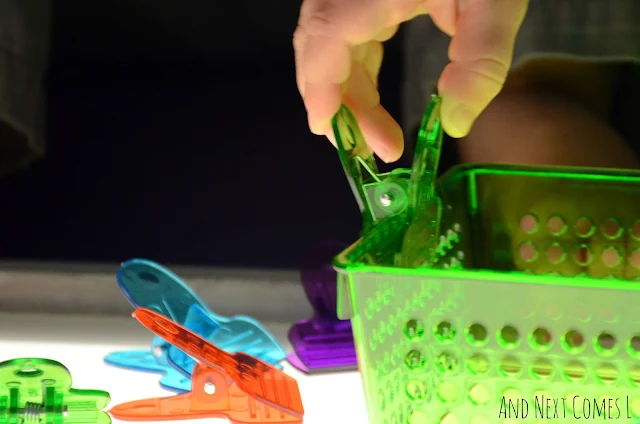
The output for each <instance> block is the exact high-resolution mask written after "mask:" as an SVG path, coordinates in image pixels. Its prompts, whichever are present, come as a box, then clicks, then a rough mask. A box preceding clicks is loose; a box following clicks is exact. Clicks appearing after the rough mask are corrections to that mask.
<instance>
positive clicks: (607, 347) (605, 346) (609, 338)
mask: <svg viewBox="0 0 640 424" xmlns="http://www.w3.org/2000/svg"><path fill="white" fill-rule="evenodd" d="M615 347H616V338H615V337H614V336H613V334H610V333H600V335H599V336H598V338H597V339H596V350H598V351H600V353H603V354H607V353H610V352H611V351H613V350H614V348H615Z"/></svg>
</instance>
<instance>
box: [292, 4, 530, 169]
mask: <svg viewBox="0 0 640 424" xmlns="http://www.w3.org/2000/svg"><path fill="white" fill-rule="evenodd" d="M527 6H528V0H304V1H303V4H302V8H301V10H300V18H299V22H298V27H297V29H296V31H295V34H294V37H293V45H294V50H295V56H296V79H297V83H298V89H299V91H300V94H301V95H302V98H303V100H304V103H305V107H306V109H307V113H308V119H309V127H310V128H311V131H312V132H313V133H314V134H318V135H326V136H327V137H328V138H329V139H330V140H332V142H333V143H334V144H335V140H333V136H332V130H331V118H332V117H333V115H334V114H335V113H336V112H337V111H338V109H339V107H340V104H342V103H344V104H346V105H347V106H349V107H350V108H351V109H352V111H353V112H354V114H355V115H356V117H357V119H358V122H359V124H360V126H361V129H362V131H363V133H364V135H365V137H366V138H367V142H368V144H369V145H370V146H371V148H372V149H373V150H374V152H375V153H376V154H377V155H378V157H380V158H381V159H382V160H384V161H385V162H393V161H396V160H398V159H399V158H400V156H401V155H402V151H403V148H404V141H403V135H402V130H401V128H400V126H399V125H398V123H397V122H396V121H395V120H394V119H393V118H392V117H391V116H390V115H389V113H388V112H387V111H386V110H385V109H384V108H383V107H382V105H380V95H379V93H378V89H377V79H378V73H379V70H380V65H381V64H382V56H383V47H382V42H384V41H386V40H388V39H390V38H391V37H392V36H393V35H394V34H395V33H396V31H397V29H398V25H399V24H401V23H402V22H405V21H408V20H410V19H412V18H414V17H415V16H418V15H422V14H429V15H430V16H431V18H432V19H433V21H434V23H435V24H436V25H437V26H438V28H440V29H441V30H442V31H443V32H445V33H446V34H448V35H450V36H451V37H452V40H451V45H450V47H449V58H450V59H451V63H450V64H449V65H448V66H447V67H446V68H445V69H444V71H443V73H442V75H441V76H440V80H439V82H438V92H439V94H440V95H441V96H442V98H443V103H442V118H443V126H444V129H445V131H446V132H447V133H448V134H449V135H450V136H452V137H456V138H458V137H463V136H465V135H466V134H467V133H468V132H469V130H470V128H471V125H472V124H473V122H474V121H475V119H476V118H477V117H478V115H479V114H480V113H481V112H482V111H483V110H484V108H485V107H487V105H488V104H489V102H490V101H491V100H492V99H493V98H494V97H495V96H496V95H497V94H498V93H499V92H500V90H501V88H502V86H503V84H504V81H505V79H506V76H507V73H508V72H509V67H510V66H511V60H512V56H513V46H514V42H515V38H516V34H517V32H518V30H519V28H520V25H521V24H522V21H523V19H524V15H525V13H526V9H527ZM424 42H425V43H428V42H429V40H424ZM425 102H426V99H425Z"/></svg>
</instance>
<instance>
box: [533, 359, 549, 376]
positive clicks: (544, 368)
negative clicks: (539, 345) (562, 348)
mask: <svg viewBox="0 0 640 424" xmlns="http://www.w3.org/2000/svg"><path fill="white" fill-rule="evenodd" d="M531 373H532V374H533V376H534V377H538V378H540V379H543V380H544V379H547V378H549V377H551V374H553V365H551V362H549V361H547V360H546V359H536V361H535V362H534V363H533V367H532V368H531Z"/></svg>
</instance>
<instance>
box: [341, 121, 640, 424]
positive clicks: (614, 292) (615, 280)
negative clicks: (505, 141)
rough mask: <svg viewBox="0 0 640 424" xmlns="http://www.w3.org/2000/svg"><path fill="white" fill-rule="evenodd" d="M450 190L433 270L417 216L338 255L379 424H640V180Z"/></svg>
mask: <svg viewBox="0 0 640 424" xmlns="http://www.w3.org/2000/svg"><path fill="white" fill-rule="evenodd" d="M432 118H433V117H432ZM432 137H437V135H433V136H432ZM336 138H338V137H336ZM419 142H420V141H419ZM436 189H437V190H436V193H438V195H439V197H440V198H441V199H442V205H443V207H442V211H441V215H440V216H441V220H440V224H439V225H438V226H437V227H438V232H437V234H438V236H439V237H438V245H437V246H436V249H435V255H433V258H434V260H433V262H432V263H431V266H421V265H422V264H424V263H425V262H423V261H420V260H419V261H415V260H414V259H415V258H416V257H419V256H420V255H415V254H414V253H413V252H415V251H416V250H414V249H407V247H406V240H407V235H406V234H407V228H408V224H407V221H408V220H407V218H406V216H404V215H403V214H405V213H406V212H403V211H402V210H400V211H398V212H395V213H394V212H391V213H387V214H386V215H383V216H381V217H380V218H378V220H377V221H376V223H375V225H373V226H372V225H369V226H368V227H366V229H365V231H363V233H362V237H361V238H360V240H358V241H357V242H356V243H355V244H353V245H352V246H351V247H349V248H348V249H346V250H345V251H344V252H342V253H341V254H340V255H339V256H338V257H337V258H336V259H335V260H334V264H335V266H336V269H337V270H338V273H339V277H338V281H339V286H338V312H339V315H340V316H341V318H344V319H347V318H350V319H351V322H352V325H353V331H354V338H355V341H356V351H357V355H358V361H359V367H360V370H361V374H362V380H363V385H364V390H365V396H366V400H367V408H368V412H369V422H370V423H372V424H389V423H398V424H400V423H410V424H424V423H429V424H431V423H446V424H450V423H456V424H485V423H487V424H494V423H495V424H502V423H505V424H507V423H516V422H523V423H538V422H551V423H568V422H591V421H594V422H595V421H598V422H600V421H603V420H612V421H616V422H630V423H633V422H640V308H638V305H640V281H638V280H639V279H640V174H639V173H636V172H625V171H615V170H601V171H594V170H588V169H558V168H537V167H530V168H522V167H520V168H518V167H508V166H464V167H459V168H456V169H454V170H451V171H450V172H449V173H447V174H446V175H444V176H443V177H442V178H441V179H440V180H439V182H438V185H437V187H436ZM405 193H406V195H407V196H408V194H407V193H408V190H407V191H405ZM400 197H401V196H400ZM427 203H428V202H427ZM418 207H419V206H418ZM365 213H366V211H365ZM433 217H434V214H433V213H431V212H429V213H427V214H426V216H425V218H424V219H425V226H426V227H427V228H432V223H433ZM366 222H367V220H366V218H365V223H366ZM429 232H431V230H429ZM429 239H430V238H429ZM423 240H427V239H426V238H423ZM429 249H431V246H429ZM419 250H420V249H417V251H419ZM405 252H410V256H411V257H409V258H407V257H402V256H403V254H404V253H405ZM525 402H526V404H527V405H528V409H527V410H526V411H525V409H524V405H525ZM576 417H577V418H576Z"/></svg>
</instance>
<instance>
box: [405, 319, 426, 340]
mask: <svg viewBox="0 0 640 424" xmlns="http://www.w3.org/2000/svg"><path fill="white" fill-rule="evenodd" d="M404 335H405V336H406V337H407V338H408V339H409V340H412V341H416V340H420V339H421V338H422V336H423V335H424V326H423V325H422V322H421V321H420V320H418V319H410V320H409V321H407V323H406V324H405V325H404Z"/></svg>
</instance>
